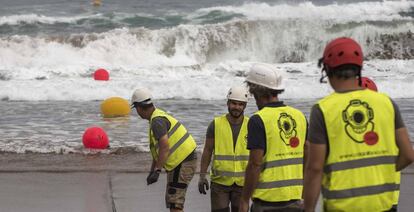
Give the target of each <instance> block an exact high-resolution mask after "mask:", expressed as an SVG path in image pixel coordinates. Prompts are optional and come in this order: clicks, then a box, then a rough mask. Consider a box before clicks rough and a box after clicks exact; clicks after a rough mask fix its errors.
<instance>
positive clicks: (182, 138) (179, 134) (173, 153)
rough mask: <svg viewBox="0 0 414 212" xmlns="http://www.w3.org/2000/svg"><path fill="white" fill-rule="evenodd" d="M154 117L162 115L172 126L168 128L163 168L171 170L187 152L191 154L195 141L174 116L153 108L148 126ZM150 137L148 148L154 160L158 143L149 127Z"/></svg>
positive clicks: (156, 157) (156, 155)
mask: <svg viewBox="0 0 414 212" xmlns="http://www.w3.org/2000/svg"><path fill="white" fill-rule="evenodd" d="M155 117H164V118H166V119H167V120H168V121H169V122H170V124H171V126H172V127H170V129H169V130H168V134H167V135H168V146H169V155H168V158H167V161H166V163H165V164H164V168H165V169H166V170H167V171H171V170H173V169H174V168H175V167H176V166H178V165H179V164H180V163H181V162H182V161H183V160H184V159H185V158H186V157H187V156H188V155H189V154H191V153H192V152H193V151H194V150H195V148H196V143H195V141H194V139H193V137H192V136H191V135H190V134H189V133H188V132H187V129H186V128H185V127H184V126H183V125H182V124H181V123H179V122H178V121H177V120H176V119H175V118H174V117H172V116H170V115H169V114H167V113H166V112H164V111H162V110H160V109H155V111H154V112H153V114H152V116H151V119H150V126H151V123H152V120H153V119H154V118H155ZM149 138H150V150H151V154H152V157H153V159H154V160H157V159H158V151H159V144H158V141H157V140H156V139H155V138H154V135H153V133H152V130H151V127H150V130H149Z"/></svg>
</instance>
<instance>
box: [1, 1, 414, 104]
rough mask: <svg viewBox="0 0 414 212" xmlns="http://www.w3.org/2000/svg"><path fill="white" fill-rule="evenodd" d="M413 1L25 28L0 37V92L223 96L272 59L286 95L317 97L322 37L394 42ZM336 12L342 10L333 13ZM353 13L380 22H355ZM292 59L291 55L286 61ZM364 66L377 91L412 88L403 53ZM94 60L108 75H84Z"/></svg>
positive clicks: (45, 96) (53, 96)
mask: <svg viewBox="0 0 414 212" xmlns="http://www.w3.org/2000/svg"><path fill="white" fill-rule="evenodd" d="M413 4H414V2H411V1H391V2H390V1H384V2H370V3H368V2H362V3H355V4H345V5H337V4H334V5H327V6H315V5H313V4H311V3H303V4H299V5H293V6H292V5H269V4H258V3H250V4H244V5H242V6H238V7H237V6H228V7H216V8H206V9H202V10H199V11H197V12H195V13H200V12H206V11H213V10H222V11H229V12H233V13H242V14H244V15H246V17H248V18H249V19H267V20H255V21H251V20H250V21H245V20H235V21H230V22H226V23H220V24H210V25H180V26H177V27H172V28H163V29H157V30H150V29H146V28H137V29H129V28H121V29H115V30H111V31H108V32H104V33H91V34H76V35H69V36H66V37H60V38H55V37H47V36H46V37H31V36H24V35H14V36H10V37H7V38H0V80H1V81H0V99H4V100H6V99H7V100H28V101H37V100H76V101H86V100H97V99H99V100H101V99H105V98H107V97H110V96H122V97H125V98H129V96H130V93H131V92H132V90H133V89H134V88H137V87H142V86H146V87H149V88H150V89H151V90H153V91H154V95H155V97H156V98H157V99H169V98H179V99H205V100H210V99H222V98H223V96H224V95H225V91H226V90H227V89H228V87H229V86H231V85H234V84H241V83H242V82H243V81H244V77H243V76H244V74H245V73H246V71H247V70H248V68H249V67H250V65H251V64H252V63H254V62H267V63H272V64H275V66H277V67H279V69H280V70H281V71H282V72H284V73H285V74H286V78H287V82H288V84H292V85H295V86H292V88H289V89H288V90H287V91H286V93H285V96H286V97H288V98H317V97H321V96H323V95H326V94H327V93H329V92H330V89H329V87H328V86H327V85H320V84H318V83H317V82H318V77H319V70H318V69H317V68H316V65H315V62H314V61H316V60H317V59H318V58H319V57H320V55H321V52H322V51H323V47H324V45H325V44H326V43H327V42H328V41H329V40H331V39H332V38H335V37H338V36H351V37H353V38H355V39H356V40H358V41H359V42H360V43H361V44H362V45H363V48H364V52H365V53H366V55H369V54H370V53H373V52H376V51H379V52H381V51H386V50H385V49H383V48H384V46H386V43H381V42H380V39H379V38H380V37H381V35H391V36H393V35H394V36H397V40H398V39H399V38H398V35H397V34H398V33H408V32H409V31H414V23H413V22H412V21H409V20H411V18H410V17H403V16H401V15H400V13H401V12H407V11H409V8H410V7H413ZM323 11H326V12H325V13H324V12H323ZM339 11H341V14H344V15H343V16H341V17H337V16H333V15H332V14H334V13H339ZM351 11H354V13H352V12H351ZM254 15H256V16H254ZM344 17H348V18H349V19H344ZM356 17H359V18H358V19H356ZM390 17H391V19H390ZM17 19H18V18H17ZM29 19H30V18H29ZM34 19H36V18H34ZM69 19H70V20H69V21H71V20H76V19H79V17H77V18H72V19H71V18H69ZM309 19H310V20H309ZM407 19H409V20H408V21H407ZM45 20H46V19H45ZM315 20H316V21H315ZM355 20H370V21H385V23H381V24H375V23H374V24H372V23H359V24H355V23H354V22H355ZM390 20H394V21H390ZM10 23H11V22H10ZM79 37H80V39H79V40H77V38H79ZM367 40H371V41H372V42H370V43H367V42H366V41H367ZM413 46H414V45H413ZM413 46H408V48H413ZM406 48H407V47H406V46H404V47H403V48H400V50H401V51H406ZM391 50H393V49H391ZM409 50H410V49H409ZM396 53H398V51H392V54H396ZM403 53H404V52H402V53H401V54H403ZM405 53H411V51H408V52H405ZM393 56H394V57H395V58H404V57H402V56H401V57H399V56H398V55H393ZM374 58H375V56H374ZM291 61H298V62H299V63H286V62H291ZM368 64H370V66H366V70H367V71H366V73H367V75H369V76H373V77H374V80H376V81H378V82H377V83H378V86H379V87H380V90H382V91H385V92H387V93H389V94H390V95H391V96H394V97H414V94H413V93H411V92H409V91H410V90H411V88H412V87H414V86H413V85H412V83H410V82H411V81H412V77H413V71H412V70H413V68H414V64H413V61H412V60H384V61H382V60H378V59H374V60H371V61H369V62H368ZM100 67H102V68H106V69H108V70H109V72H110V75H111V80H110V81H108V82H99V81H93V80H92V78H91V75H92V73H93V71H94V70H95V69H97V68H100ZM402 88H404V89H402Z"/></svg>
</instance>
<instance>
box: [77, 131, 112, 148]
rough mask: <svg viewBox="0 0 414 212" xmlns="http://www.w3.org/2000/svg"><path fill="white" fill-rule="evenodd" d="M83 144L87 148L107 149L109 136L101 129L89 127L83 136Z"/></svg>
mask: <svg viewBox="0 0 414 212" xmlns="http://www.w3.org/2000/svg"><path fill="white" fill-rule="evenodd" d="M82 143H83V146H84V147H85V148H91V149H106V148H108V147H109V140H108V136H107V135H106V133H105V131H104V130H103V129H102V128H100V127H89V128H87V129H86V130H85V132H84V133H83V136H82Z"/></svg>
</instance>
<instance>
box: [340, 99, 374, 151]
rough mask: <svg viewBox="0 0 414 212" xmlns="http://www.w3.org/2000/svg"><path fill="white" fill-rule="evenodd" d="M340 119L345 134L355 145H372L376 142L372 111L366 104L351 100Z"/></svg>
mask: <svg viewBox="0 0 414 212" xmlns="http://www.w3.org/2000/svg"><path fill="white" fill-rule="evenodd" d="M342 119H343V121H344V122H345V123H346V125H345V132H346V134H347V135H348V137H349V138H351V139H352V140H353V141H355V142H357V143H366V144H367V145H374V144H376V143H377V142H378V135H377V133H376V132H374V126H375V125H374V122H372V120H373V119H374V111H373V110H372V108H371V107H370V106H369V105H368V103H366V102H362V101H361V100H359V99H353V100H351V101H350V102H349V104H348V106H347V107H346V108H345V110H343V111H342Z"/></svg>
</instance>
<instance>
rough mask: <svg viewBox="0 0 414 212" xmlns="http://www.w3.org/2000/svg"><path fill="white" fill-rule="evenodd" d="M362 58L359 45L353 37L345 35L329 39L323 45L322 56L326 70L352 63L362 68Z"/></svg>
mask: <svg viewBox="0 0 414 212" xmlns="http://www.w3.org/2000/svg"><path fill="white" fill-rule="evenodd" d="M362 60H363V54H362V49H361V46H360V45H359V44H358V43H357V42H356V41H354V40H353V39H351V38H346V37H341V38H337V39H335V40H333V41H331V42H330V43H329V44H328V45H327V46H326V47H325V51H324V52H323V58H322V62H323V64H324V65H325V67H326V68H328V70H329V69H332V68H336V67H338V66H341V65H345V64H354V65H358V66H360V67H361V68H362Z"/></svg>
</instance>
